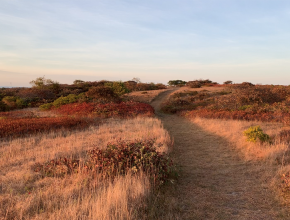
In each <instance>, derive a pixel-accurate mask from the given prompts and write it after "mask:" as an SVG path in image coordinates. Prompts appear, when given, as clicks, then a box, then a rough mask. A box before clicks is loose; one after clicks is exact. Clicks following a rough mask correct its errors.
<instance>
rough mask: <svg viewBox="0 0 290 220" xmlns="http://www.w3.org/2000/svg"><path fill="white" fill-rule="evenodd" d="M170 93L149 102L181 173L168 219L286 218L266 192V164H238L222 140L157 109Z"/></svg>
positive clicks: (271, 196) (272, 196)
mask: <svg viewBox="0 0 290 220" xmlns="http://www.w3.org/2000/svg"><path fill="white" fill-rule="evenodd" d="M173 91H175V90H170V91H166V92H164V93H162V94H160V95H159V96H158V97H157V98H156V99H155V101H153V102H152V105H153V107H154V108H155V111H156V114H157V117H158V118H160V119H161V120H162V122H163V124H164V127H165V128H166V129H167V130H168V131H169V132H170V134H171V136H172V137H173V138H174V149H173V157H174V158H175V160H176V162H177V163H178V164H179V165H181V170H182V172H181V176H180V178H179V180H178V183H177V185H176V192H174V193H173V194H172V195H173V196H174V197H175V203H176V204H175V206H176V207H175V209H176V210H177V211H176V212H178V213H176V215H174V216H172V217H171V219H200V220H202V219H220V220H242V219H243V220H248V219H249V220H252V219H253V220H256V219H257V220H258V219H259V220H262V219H266V220H268V219H290V217H289V216H288V214H287V213H286V211H285V207H283V206H282V205H280V204H279V202H278V201H277V200H276V199H275V195H274V193H273V192H272V190H271V189H270V188H269V184H268V180H269V179H271V176H267V175H269V174H267V173H271V172H267V170H269V169H273V167H272V166H271V165H265V164H262V162H251V161H250V162H249V161H244V160H243V159H242V158H241V157H239V155H238V152H237V151H236V150H235V149H234V148H233V147H231V145H230V143H228V142H227V141H226V140H225V139H223V138H222V137H219V136H217V135H214V134H211V133H209V132H207V131H205V130H203V129H202V128H201V127H199V126H197V125H195V124H194V123H192V122H190V121H188V120H186V119H185V118H182V117H179V116H176V115H168V114H163V113H161V112H160V111H159V109H160V104H161V102H162V101H163V100H164V99H165V98H166V97H167V96H168V95H169V94H170V93H171V92H173ZM167 218H168V217H167Z"/></svg>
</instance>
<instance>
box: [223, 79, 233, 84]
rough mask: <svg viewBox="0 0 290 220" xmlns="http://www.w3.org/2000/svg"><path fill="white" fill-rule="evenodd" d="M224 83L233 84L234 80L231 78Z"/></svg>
mask: <svg viewBox="0 0 290 220" xmlns="http://www.w3.org/2000/svg"><path fill="white" fill-rule="evenodd" d="M224 84H225V85H228V84H233V81H231V80H227V81H225V82H224Z"/></svg>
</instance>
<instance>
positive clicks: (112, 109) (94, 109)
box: [55, 102, 154, 118]
mask: <svg viewBox="0 0 290 220" xmlns="http://www.w3.org/2000/svg"><path fill="white" fill-rule="evenodd" d="M55 111H56V112H57V113H60V114H62V115H83V116H88V115H89V116H96V117H105V118H107V117H134V116H138V115H147V116H152V115H154V109H153V107H152V106H151V105H149V104H146V103H140V102H121V103H107V104H99V103H75V104H68V105H63V106H61V107H60V108H58V109H56V110H55Z"/></svg>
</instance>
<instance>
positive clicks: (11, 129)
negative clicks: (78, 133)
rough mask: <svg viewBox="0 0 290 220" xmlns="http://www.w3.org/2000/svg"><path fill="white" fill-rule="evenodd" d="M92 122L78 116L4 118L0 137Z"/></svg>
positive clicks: (0, 124)
mask: <svg viewBox="0 0 290 220" xmlns="http://www.w3.org/2000/svg"><path fill="white" fill-rule="evenodd" d="M92 123H95V122H94V121H92V120H89V119H84V118H78V117H57V118H21V119H4V120H0V138H6V137H22V136H27V135H29V134H36V133H41V132H49V131H55V130H59V129H71V128H85V127H87V126H88V125H90V124H92Z"/></svg>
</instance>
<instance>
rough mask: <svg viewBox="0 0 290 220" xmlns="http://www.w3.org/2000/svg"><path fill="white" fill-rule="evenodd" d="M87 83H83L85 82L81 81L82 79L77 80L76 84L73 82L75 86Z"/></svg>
mask: <svg viewBox="0 0 290 220" xmlns="http://www.w3.org/2000/svg"><path fill="white" fill-rule="evenodd" d="M84 82H85V81H83V80H80V79H76V80H75V81H74V82H73V84H74V85H79V84H82V83H84Z"/></svg>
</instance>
